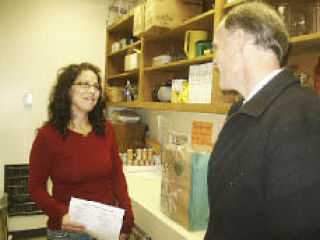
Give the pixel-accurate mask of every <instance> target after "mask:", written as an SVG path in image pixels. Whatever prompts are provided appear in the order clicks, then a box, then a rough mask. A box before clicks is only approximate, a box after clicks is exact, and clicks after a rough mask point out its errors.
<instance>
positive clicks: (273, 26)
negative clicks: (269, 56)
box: [224, 2, 289, 66]
mask: <svg viewBox="0 0 320 240" xmlns="http://www.w3.org/2000/svg"><path fill="white" fill-rule="evenodd" d="M224 27H225V28H226V29H228V30H233V29H237V28H241V29H243V30H245V31H246V32H248V33H250V34H252V36H253V37H254V39H255V44H257V45H259V46H262V47H264V48H266V49H271V50H272V51H273V52H274V53H275V54H276V55H277V57H278V59H279V62H280V65H281V66H283V65H284V62H285V61H286V59H285V58H286V56H287V53H288V48H289V35H288V32H287V30H286V27H285V25H284V22H283V21H282V19H281V18H280V16H279V15H278V13H277V12H276V11H275V10H274V9H273V8H272V7H270V6H269V5H267V4H265V3H258V2H252V3H245V4H241V5H239V6H237V7H234V8H233V9H232V10H231V11H230V12H229V13H228V14H227V15H226V16H225V18H224Z"/></svg>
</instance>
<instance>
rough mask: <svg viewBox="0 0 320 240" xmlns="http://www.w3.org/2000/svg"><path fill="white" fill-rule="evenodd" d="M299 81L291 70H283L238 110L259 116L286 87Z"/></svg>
mask: <svg viewBox="0 0 320 240" xmlns="http://www.w3.org/2000/svg"><path fill="white" fill-rule="evenodd" d="M298 82H299V81H298V79H296V78H295V77H294V76H293V74H292V73H291V72H290V71H289V70H283V71H281V72H280V73H279V74H278V75H276V76H275V77H274V78H273V79H272V80H271V81H269V82H268V83H267V84H266V85H265V86H264V87H263V88H262V89H260V91H259V92H258V93H257V94H256V95H254V96H253V97H252V99H251V100H250V101H248V102H247V103H246V104H244V105H243V106H242V107H240V108H239V109H238V111H237V112H238V113H245V114H248V115H251V116H254V117H259V116H260V115H261V114H262V113H263V112H264V111H265V109H266V108H267V107H268V106H269V105H270V104H271V102H272V101H273V100H274V99H275V98H277V97H278V96H279V95H280V94H281V93H282V92H283V91H284V90H285V89H286V88H288V87H289V86H290V85H292V84H296V83H298Z"/></svg>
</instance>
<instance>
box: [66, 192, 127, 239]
mask: <svg viewBox="0 0 320 240" xmlns="http://www.w3.org/2000/svg"><path fill="white" fill-rule="evenodd" d="M69 215H70V220H71V221H74V222H78V223H81V224H83V225H85V226H86V229H87V233H88V234H90V235H91V236H93V237H95V238H97V239H99V240H119V235H120V230H121V227H122V221H123V215H124V209H121V208H117V207H113V206H109V205H106V204H102V203H98V202H94V201H87V200H84V199H80V198H74V197H72V198H71V201H70V206H69Z"/></svg>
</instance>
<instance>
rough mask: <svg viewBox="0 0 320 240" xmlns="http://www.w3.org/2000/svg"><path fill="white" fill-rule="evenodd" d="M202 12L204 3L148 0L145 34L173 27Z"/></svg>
mask: <svg viewBox="0 0 320 240" xmlns="http://www.w3.org/2000/svg"><path fill="white" fill-rule="evenodd" d="M201 12H202V5H199V4H190V3H184V2H182V1H181V0H148V1H147V3H146V6H145V31H144V35H150V34H151V32H152V33H154V32H158V31H157V29H158V28H160V29H162V30H163V29H166V28H173V27H175V26H177V25H179V24H181V23H182V22H184V21H185V20H187V19H189V18H192V17H194V16H196V15H198V14H200V13H201Z"/></svg>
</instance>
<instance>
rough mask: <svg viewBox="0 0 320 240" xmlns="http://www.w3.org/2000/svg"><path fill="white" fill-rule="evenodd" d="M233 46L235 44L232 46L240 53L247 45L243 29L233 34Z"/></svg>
mask: <svg viewBox="0 0 320 240" xmlns="http://www.w3.org/2000/svg"><path fill="white" fill-rule="evenodd" d="M232 35H233V37H232V38H233V41H234V42H233V44H235V45H234V46H237V50H239V52H242V51H243V49H244V47H245V45H246V43H247V40H248V39H247V34H246V33H245V32H244V30H243V29H241V28H240V29H236V30H234V32H233V34H232Z"/></svg>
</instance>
